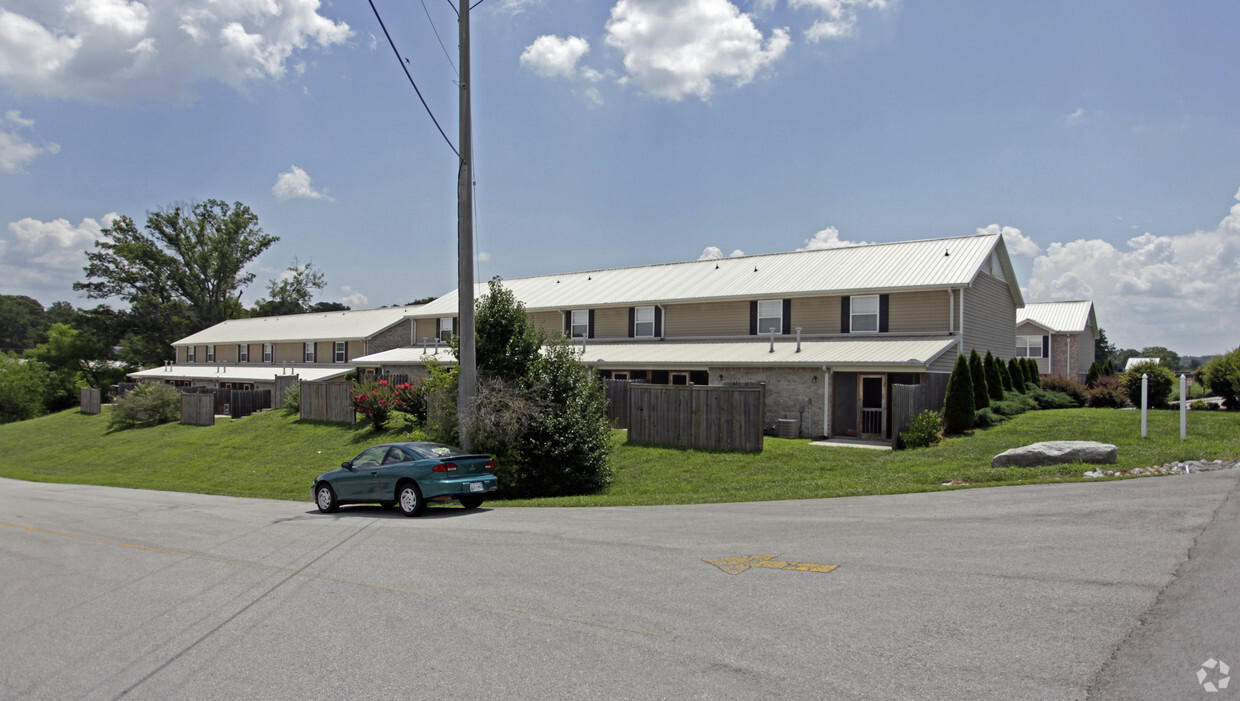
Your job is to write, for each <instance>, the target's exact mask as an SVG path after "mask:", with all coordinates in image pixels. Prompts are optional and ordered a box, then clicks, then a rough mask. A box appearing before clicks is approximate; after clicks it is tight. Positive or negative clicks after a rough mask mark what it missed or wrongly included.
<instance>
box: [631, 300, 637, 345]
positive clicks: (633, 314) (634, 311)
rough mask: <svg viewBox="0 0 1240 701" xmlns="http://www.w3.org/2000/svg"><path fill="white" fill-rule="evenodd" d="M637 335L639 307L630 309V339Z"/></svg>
mask: <svg viewBox="0 0 1240 701" xmlns="http://www.w3.org/2000/svg"><path fill="white" fill-rule="evenodd" d="M636 333H637V307H629V338H633V336H634V335H636Z"/></svg>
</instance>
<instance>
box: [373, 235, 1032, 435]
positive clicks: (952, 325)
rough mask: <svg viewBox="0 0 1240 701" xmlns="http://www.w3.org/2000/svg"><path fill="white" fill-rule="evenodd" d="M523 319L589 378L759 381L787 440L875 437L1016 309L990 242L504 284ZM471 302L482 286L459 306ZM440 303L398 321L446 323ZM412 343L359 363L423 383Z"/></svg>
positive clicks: (999, 353) (1005, 349)
mask: <svg viewBox="0 0 1240 701" xmlns="http://www.w3.org/2000/svg"><path fill="white" fill-rule="evenodd" d="M503 284H504V286H505V287H506V288H507V289H508V290H510V291H511V292H512V293H513V295H514V296H515V297H516V298H517V299H518V300H520V301H521V302H522V303H523V304H524V305H525V308H526V312H527V313H528V315H529V317H530V320H531V321H532V322H533V323H534V324H535V325H536V326H537V327H539V328H541V329H542V330H543V331H544V332H546V333H553V332H558V333H562V334H565V335H566V336H569V337H570V338H572V339H573V340H574V341H576V342H578V343H580V344H581V348H582V361H583V362H584V363H586V364H588V365H590V366H591V367H593V368H595V370H596V371H597V372H598V373H599V374H601V375H602V376H604V377H608V378H614V379H626V380H640V381H646V382H652V383H660V384H673V385H677V384H680V385H687V384H690V383H693V384H696V385H714V384H723V383H730V382H765V383H766V386H767V399H766V407H767V416H766V419H767V421H768V422H771V421H775V420H777V419H796V420H798V421H799V422H800V426H801V433H802V435H826V436H858V437H873V438H878V437H882V438H890V404H891V396H892V391H893V390H892V387H893V385H896V384H920V383H923V382H925V381H926V379H927V376H928V375H932V374H939V375H942V374H946V373H950V372H951V368H952V365H953V364H954V362H955V359H956V355H957V354H958V353H961V352H963V353H968V352H969V351H970V350H972V349H977V350H978V352H979V353H983V354H985V352H986V351H990V352H991V353H993V354H994V355H995V356H996V357H999V358H1002V359H1004V360H1006V359H1008V358H1011V357H1012V355H1013V352H1014V339H1015V335H1016V323H1015V319H1016V312H1017V310H1018V309H1019V308H1020V307H1022V306H1023V305H1024V301H1023V299H1022V298H1021V294H1020V288H1019V286H1018V285H1017V283H1016V279H1015V275H1014V274H1013V272H1012V267H1011V262H1010V260H1009V258H1008V253H1007V249H1006V246H1005V245H1004V243H1003V240H1002V238H1001V237H1000V236H997V235H976V236H965V237H957V238H947V239H932V240H926V241H910V242H902V243H891V244H874V245H867V246H851V247H843V248H836V249H828V250H815V251H796V252H791V253H778V254H771V255H761V256H744V257H737V258H728V259H721V260H699V261H689V262H685V263H671V264H665V265H651V266H643V267H637V268H620V269H613V270H594V271H586V272H580V273H565V274H557V275H544V276H539V277H532V278H519V279H513V280H506V281H504V283H503ZM486 293H487V287H486V285H485V284H479V285H478V286H477V287H476V289H475V292H474V294H475V298H477V297H481V296H482V295H485V294H486ZM457 305H458V302H457V294H456V292H455V291H454V292H452V293H450V294H448V295H445V296H444V297H441V298H440V299H437V300H435V301H434V302H431V303H429V304H427V305H426V306H425V307H423V308H421V309H418V310H417V311H416V312H415V313H412V314H411V315H410V316H411V317H412V318H413V320H414V323H415V324H417V325H418V328H422V326H423V325H424V324H426V323H428V322H429V321H430V320H433V319H437V318H438V319H442V318H445V317H451V316H454V315H455V314H456V310H457ZM432 359H434V360H435V361H437V362H453V359H452V356H451V355H450V354H448V353H446V352H442V350H441V352H439V353H436V352H434V350H433V349H431V348H430V347H429V346H427V345H425V344H421V345H415V346H413V347H408V348H397V349H393V350H390V351H387V352H382V353H373V354H370V355H367V356H363V357H359V358H357V359H356V363H357V365H358V367H359V368H362V369H374V370H383V371H388V372H409V373H412V374H415V375H424V374H425V373H426V370H425V367H426V364H427V363H428V362H430V361H431V360H432Z"/></svg>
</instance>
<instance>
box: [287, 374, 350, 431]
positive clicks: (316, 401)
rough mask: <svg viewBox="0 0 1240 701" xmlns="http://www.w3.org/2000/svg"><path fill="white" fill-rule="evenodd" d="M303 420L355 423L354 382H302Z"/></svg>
mask: <svg viewBox="0 0 1240 701" xmlns="http://www.w3.org/2000/svg"><path fill="white" fill-rule="evenodd" d="M301 418H303V419H306V420H309V421H335V422H337V423H346V424H351V423H354V421H356V419H357V414H356V413H355V412H354V410H353V383H352V382H302V383H301Z"/></svg>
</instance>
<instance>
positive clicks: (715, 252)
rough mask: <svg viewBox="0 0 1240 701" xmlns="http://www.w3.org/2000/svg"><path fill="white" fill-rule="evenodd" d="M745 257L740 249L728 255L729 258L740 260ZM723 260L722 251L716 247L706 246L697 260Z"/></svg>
mask: <svg viewBox="0 0 1240 701" xmlns="http://www.w3.org/2000/svg"><path fill="white" fill-rule="evenodd" d="M743 255H745V252H744V251H742V250H741V249H739V248H738V249H736V250H734V251H732V252H731V253H729V254H728V257H729V258H740V257H741V256H743ZM720 258H723V251H722V250H720V249H719V247H718V246H707V247H706V248H704V249H702V255H700V256H698V260H719V259H720Z"/></svg>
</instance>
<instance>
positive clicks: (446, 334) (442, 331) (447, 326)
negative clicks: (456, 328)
mask: <svg viewBox="0 0 1240 701" xmlns="http://www.w3.org/2000/svg"><path fill="white" fill-rule="evenodd" d="M455 318H456V317H451V316H445V317H442V318H440V319H439V340H441V341H444V342H447V341H448V339H450V338H452V322H453V320H454V319H455Z"/></svg>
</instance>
